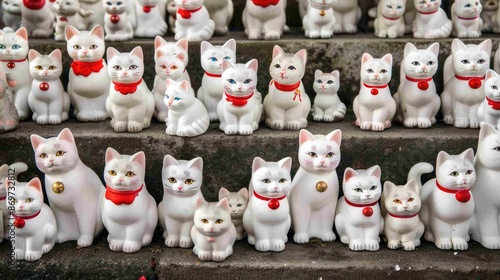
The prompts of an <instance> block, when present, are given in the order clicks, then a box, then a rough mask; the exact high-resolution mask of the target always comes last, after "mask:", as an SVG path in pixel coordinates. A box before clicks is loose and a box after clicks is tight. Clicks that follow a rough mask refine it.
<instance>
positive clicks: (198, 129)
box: [179, 117, 210, 137]
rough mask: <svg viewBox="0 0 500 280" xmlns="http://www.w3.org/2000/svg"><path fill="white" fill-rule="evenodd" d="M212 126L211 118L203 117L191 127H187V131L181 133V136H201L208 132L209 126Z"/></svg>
mask: <svg viewBox="0 0 500 280" xmlns="http://www.w3.org/2000/svg"><path fill="white" fill-rule="evenodd" d="M209 125H210V118H207V117H201V118H199V119H197V120H195V121H194V122H192V123H191V125H190V126H186V128H185V129H183V130H182V131H180V134H181V135H179V136H188V137H189V136H193V135H200V134H203V133H205V132H206V131H207V130H208V126H209Z"/></svg>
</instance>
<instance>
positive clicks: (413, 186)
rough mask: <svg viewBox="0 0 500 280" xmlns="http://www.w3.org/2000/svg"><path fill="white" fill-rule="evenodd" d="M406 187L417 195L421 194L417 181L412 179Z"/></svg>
mask: <svg viewBox="0 0 500 280" xmlns="http://www.w3.org/2000/svg"><path fill="white" fill-rule="evenodd" d="M405 187H406V188H407V189H409V190H411V191H414V192H416V193H420V187H419V186H418V182H417V180H415V179H411V180H410V181H408V183H406V185H405Z"/></svg>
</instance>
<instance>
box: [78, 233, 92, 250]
mask: <svg viewBox="0 0 500 280" xmlns="http://www.w3.org/2000/svg"><path fill="white" fill-rule="evenodd" d="M93 241H94V237H93V236H90V235H81V236H80V237H79V238H78V241H77V242H76V244H77V245H78V246H80V247H89V246H90V245H92V242H93Z"/></svg>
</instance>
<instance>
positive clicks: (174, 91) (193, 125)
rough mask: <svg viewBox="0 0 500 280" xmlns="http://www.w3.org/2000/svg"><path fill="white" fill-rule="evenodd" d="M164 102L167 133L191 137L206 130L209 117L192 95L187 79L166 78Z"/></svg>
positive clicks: (192, 91) (201, 104)
mask: <svg viewBox="0 0 500 280" xmlns="http://www.w3.org/2000/svg"><path fill="white" fill-rule="evenodd" d="M164 102H165V105H166V106H167V108H168V116H167V129H166V133H167V134H169V135H177V136H184V137H193V136H198V135H201V134H203V133H205V132H206V131H207V130H208V126H209V125H210V119H209V117H208V112H207V109H205V106H203V103H201V101H200V100H198V99H197V98H196V97H195V96H194V90H193V88H192V87H191V85H190V84H189V83H188V82H187V81H181V82H175V81H173V80H171V79H167V90H166V92H165V99H164Z"/></svg>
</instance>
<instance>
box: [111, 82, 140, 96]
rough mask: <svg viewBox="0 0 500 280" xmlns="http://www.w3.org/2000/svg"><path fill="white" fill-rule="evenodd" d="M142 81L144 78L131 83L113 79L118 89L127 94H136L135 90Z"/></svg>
mask: <svg viewBox="0 0 500 280" xmlns="http://www.w3.org/2000/svg"><path fill="white" fill-rule="evenodd" d="M141 82H142V79H140V80H139V81H137V82H135V83H130V84H123V83H119V82H114V81H113V84H114V85H115V90H116V91H119V92H120V93H121V94H123V95H127V94H134V93H135V91H136V90H137V86H138V85H140V84H141Z"/></svg>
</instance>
